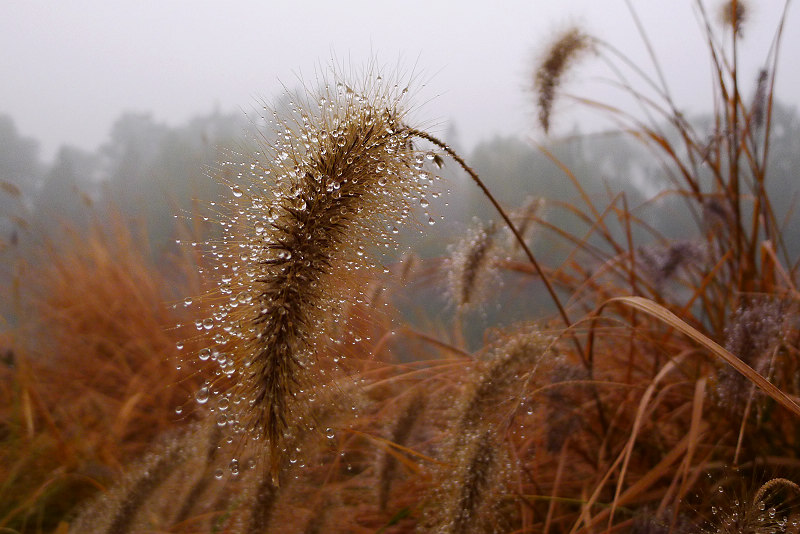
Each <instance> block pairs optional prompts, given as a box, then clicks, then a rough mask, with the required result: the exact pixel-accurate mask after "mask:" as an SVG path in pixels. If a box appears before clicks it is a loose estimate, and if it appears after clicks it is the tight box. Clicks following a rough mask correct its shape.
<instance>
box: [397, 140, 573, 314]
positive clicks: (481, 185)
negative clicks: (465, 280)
mask: <svg viewBox="0 0 800 534" xmlns="http://www.w3.org/2000/svg"><path fill="white" fill-rule="evenodd" d="M409 133H410V134H411V135H412V136H414V137H419V138H421V139H425V140H426V141H429V142H430V143H433V144H434V145H436V146H438V147H439V148H441V149H442V150H444V151H445V152H446V153H447V155H448V156H450V157H451V158H453V160H455V162H456V163H458V164H459V165H460V166H461V168H462V169H464V171H465V172H466V173H467V174H469V175H470V177H471V178H472V180H473V181H474V182H475V183H476V184H477V185H478V187H479V188H480V189H481V191H482V192H483V194H484V195H486V198H488V199H489V202H491V203H492V206H494V208H495V209H496V210H497V212H498V213H499V214H500V216H501V217H502V218H503V221H505V223H506V225H508V228H509V229H510V230H511V232H512V233H513V234H514V238H516V240H517V242H518V243H519V245H520V246H521V247H522V250H523V251H524V252H525V255H526V256H527V257H528V260H529V261H530V262H531V265H533V268H534V269H536V273H537V274H538V275H539V278H541V279H542V282H544V285H545V287H546V288H547V292H548V293H549V294H550V297H551V298H552V299H553V302H554V303H555V305H556V307H557V308H558V313H559V314H560V315H561V318H562V319H563V320H564V323H565V324H566V326H567V328H569V327H570V326H572V321H570V319H569V316H568V315H567V312H566V310H565V309H564V306H562V305H561V300H560V299H559V298H558V295H556V292H555V290H554V289H553V286H552V284H550V280H549V279H548V278H547V276H546V275H545V274H544V271H542V268H541V266H540V265H539V262H538V261H536V258H535V257H534V256H533V253H532V252H531V249H530V248H528V245H527V244H526V243H525V239H524V238H523V237H522V235H520V233H519V231H518V230H517V228H516V226H514V223H512V222H511V219H510V218H509V217H508V215H507V214H506V212H505V210H504V209H503V208H502V207H501V206H500V204H499V203H498V202H497V200H496V199H495V198H494V195H492V193H491V192H490V191H489V189H488V188H487V187H486V185H485V184H484V183H483V181H482V180H481V179H480V177H479V176H478V173H476V172H475V171H474V170H472V167H470V166H469V165H467V162H466V161H464V159H463V158H462V157H461V156H459V155H458V154H457V153H456V152H455V151H454V150H453V149H452V148H450V147H449V146H448V145H447V144H446V143H444V142H442V141H440V140H439V139H437V138H436V137H434V136H432V135H430V134H429V133H426V132H423V131H420V130H413V129H412V130H411V131H410V132H409Z"/></svg>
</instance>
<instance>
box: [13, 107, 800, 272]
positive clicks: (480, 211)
mask: <svg viewBox="0 0 800 534" xmlns="http://www.w3.org/2000/svg"><path fill="white" fill-rule="evenodd" d="M695 121H696V123H697V124H698V125H700V127H701V131H703V130H705V131H708V132H709V134H708V135H709V139H711V136H712V135H714V134H713V128H712V125H711V122H710V119H709V118H708V117H704V116H700V117H697V118H695ZM665 130H666V131H668V128H665ZM259 131H260V130H259V129H258V124H256V123H255V121H253V120H252V118H251V117H248V116H245V114H242V113H229V114H225V113H219V112H213V113H210V114H207V115H200V116H197V117H195V118H193V119H191V120H189V121H188V122H186V123H185V124H183V125H180V126H170V125H167V124H164V123H162V122H159V121H157V120H155V119H154V118H153V117H152V116H151V115H149V114H141V113H128V114H124V115H122V116H121V117H120V118H119V119H118V120H117V121H116V122H114V124H113V125H112V127H111V129H110V133H109V136H108V139H107V140H106V141H105V142H104V143H102V144H101V145H100V147H99V148H98V149H97V150H95V151H86V150H82V149H79V148H75V147H71V146H68V145H67V146H63V147H61V148H60V149H59V150H58V152H57V153H56V155H55V156H54V158H53V160H52V161H50V162H44V161H42V158H41V156H40V153H39V152H40V151H39V144H38V142H37V141H36V140H35V139H32V138H30V137H27V136H25V135H23V134H22V133H20V132H19V131H18V129H17V127H16V125H15V123H14V120H13V118H12V117H10V116H8V115H2V114H0V183H2V184H4V187H3V189H2V191H0V214H2V216H1V217H0V249H2V250H3V251H4V255H7V254H8V253H9V252H10V253H12V254H13V253H14V251H16V252H17V253H18V254H22V255H24V253H25V250H26V247H28V246H30V245H31V243H34V244H35V243H36V242H41V240H42V239H44V240H48V241H49V242H51V243H56V244H57V243H58V242H59V241H61V240H63V239H64V236H65V234H66V233H70V232H72V233H77V234H80V232H83V231H85V230H86V229H87V227H88V225H89V224H90V223H91V222H92V220H93V219H94V220H95V221H97V220H98V219H99V220H100V221H102V220H103V217H108V216H109V214H110V213H114V214H120V215H121V216H122V217H123V219H124V220H125V221H126V222H127V224H129V225H130V227H131V228H134V229H135V232H134V233H136V234H138V235H140V236H141V238H142V240H143V242H144V243H146V245H147V247H148V248H149V250H150V252H151V254H152V257H153V260H154V261H155V262H156V265H158V266H159V267H161V268H164V269H167V268H168V265H169V258H170V257H171V256H174V255H175V254H176V253H177V251H178V247H177V246H176V242H177V241H178V240H180V239H181V238H183V239H184V240H187V239H188V240H192V239H193V238H196V239H198V240H202V239H206V238H207V237H208V235H209V233H212V234H213V232H214V228H213V226H214V225H213V212H214V208H213V205H212V204H211V203H212V202H214V200H215V199H217V198H219V196H220V192H221V191H222V189H223V188H224V187H225V186H224V185H223V181H224V177H225V173H226V172H234V171H232V170H229V169H235V168H236V167H235V166H226V165H223V164H222V162H225V161H236V160H237V159H239V158H243V157H244V156H241V155H240V154H248V153H249V150H251V148H252V146H253V144H254V143H255V142H256V139H257V138H258V135H260V134H259V133H258V132H259ZM454 132H455V129H454V128H451V129H450V132H448V133H449V135H450V136H451V137H452V138H453V139H455V138H456V137H457V135H456V134H455V133H454ZM539 142H541V141H535V140H533V139H526V138H524V137H495V138H494V139H491V140H487V141H484V142H482V143H480V144H478V145H477V146H476V147H475V148H474V149H473V150H472V153H471V154H470V155H469V157H468V158H467V159H468V160H469V161H470V163H471V164H472V166H473V167H474V168H475V170H477V171H478V173H479V174H480V175H481V176H483V177H485V180H486V182H487V184H489V186H490V188H491V189H492V191H493V192H494V193H495V195H496V196H497V198H498V199H499V200H500V201H501V203H503V204H504V205H505V206H507V207H508V208H509V209H514V208H517V207H519V206H520V205H522V204H523V203H524V202H525V200H526V195H529V194H532V195H535V196H536V197H540V198H542V199H544V202H543V204H542V205H541V209H540V210H539V211H538V212H537V215H536V216H537V218H540V219H542V220H544V221H546V223H547V224H545V225H539V226H540V228H539V229H538V230H535V237H534V249H535V251H538V252H539V253H540V254H548V255H549V256H548V257H549V258H553V255H561V254H563V255H564V256H565V255H566V254H567V253H568V252H569V250H568V249H567V248H566V245H565V244H564V242H563V240H558V239H551V238H552V237H554V236H553V232H555V231H557V230H556V229H562V230H566V231H568V232H570V233H571V234H575V235H580V234H581V230H582V226H581V225H584V224H585V222H584V221H581V220H580V219H579V218H578V217H576V216H574V214H573V212H571V210H569V209H567V208H566V206H567V205H568V204H574V203H576V202H577V203H580V202H585V201H586V199H585V198H582V197H581V196H580V195H579V194H578V193H577V191H576V188H575V186H574V183H573V182H572V180H571V179H570V177H569V176H568V175H567V174H565V170H564V169H569V170H570V172H571V173H572V174H573V175H574V179H575V180H577V181H578V182H579V183H580V185H581V186H582V187H583V188H584V190H585V191H586V193H587V194H588V197H589V199H590V200H591V201H592V202H593V203H594V204H595V205H596V206H599V207H600V208H601V209H602V208H603V207H605V206H608V205H609V204H610V203H611V202H612V201H613V200H614V199H615V198H616V199H617V200H619V195H624V196H625V199H624V201H625V202H626V203H627V205H628V206H629V207H631V208H635V207H637V206H639V211H638V212H637V211H636V210H634V213H639V214H640V215H641V217H642V218H643V220H644V221H645V222H646V223H647V224H648V225H650V226H652V227H653V228H654V229H657V230H658V231H660V232H661V233H662V234H663V235H664V236H666V237H668V238H673V239H683V238H691V237H692V235H691V233H692V232H696V231H697V230H696V228H697V226H696V224H695V223H694V222H693V221H692V219H691V216H690V214H689V213H688V211H686V208H685V203H684V202H682V201H681V199H680V198H677V197H676V196H675V195H672V194H671V193H670V182H669V179H668V176H669V173H670V172H671V171H672V170H671V169H670V168H669V166H668V165H666V164H664V163H663V162H662V161H660V160H659V159H658V158H657V157H656V156H654V155H653V154H651V153H649V152H647V151H645V150H644V149H643V148H641V145H640V144H639V143H636V142H634V141H632V140H631V139H629V138H626V137H625V136H624V135H623V134H619V133H615V134H611V133H595V134H588V135H581V133H580V132H577V131H576V132H574V134H572V135H569V136H567V137H563V138H560V139H557V140H556V139H553V140H548V141H547V142H546V143H544V144H543V145H538V144H537V143H539ZM769 155H770V157H769V160H770V161H769V169H770V171H769V181H768V182H767V188H768V189H769V190H770V191H769V196H770V197H771V198H772V199H774V202H775V205H774V206H773V207H774V209H775V211H776V213H777V214H778V215H779V216H780V217H784V227H785V232H784V234H783V237H784V239H785V242H786V246H787V248H788V252H789V257H790V258H797V257H798V252H800V225H798V224H793V222H795V221H796V220H797V211H798V210H797V209H796V208H797V206H796V201H797V194H798V180H797V179H796V175H795V170H796V169H797V168H800V117H799V116H798V112H797V110H796V109H795V108H793V107H789V106H786V105H782V104H776V106H775V110H774V116H773V126H772V131H771V138H770V151H769ZM559 162H560V163H561V164H563V166H561V165H559ZM441 173H442V174H444V175H445V178H447V180H446V183H447V184H448V185H447V187H448V189H449V190H448V191H447V193H446V194H443V195H442V196H441V197H440V198H438V199H436V200H435V201H434V202H436V201H438V202H439V203H440V204H442V205H441V206H438V207H437V206H435V205H434V206H433V208H434V209H433V210H432V213H439V214H444V213H446V217H445V218H444V219H442V220H441V221H440V219H439V217H438V216H437V222H438V224H437V226H436V227H435V228H433V229H430V228H427V225H425V226H426V228H425V232H414V235H413V236H408V237H407V238H406V241H408V240H411V239H413V240H414V252H415V253H416V254H418V255H421V256H434V255H441V254H442V252H443V250H442V243H447V242H448V241H450V242H451V241H452V240H451V239H449V237H450V236H453V238H454V239H455V238H456V237H457V236H458V235H460V233H461V232H463V230H464V228H465V227H466V226H468V225H470V224H471V221H472V220H473V218H476V217H477V218H480V219H483V220H488V219H491V218H492V217H493V213H492V211H491V206H489V205H488V203H486V202H485V199H483V198H482V196H481V195H480V193H479V192H478V190H477V189H475V188H474V187H472V184H470V183H469V182H468V180H467V179H466V178H465V177H464V176H462V175H460V174H458V171H456V170H454V169H452V168H447V167H445V168H443V169H442V170H441ZM220 178H222V180H220ZM445 203H447V204H448V205H447V207H445V206H444V204H445ZM204 218H206V219H209V220H210V221H211V222H209V221H207V220H204ZM612 219H613V218H612ZM101 224H102V222H101ZM612 229H613V224H612ZM583 231H584V232H585V235H586V236H587V238H588V239H589V241H591V239H592V232H591V228H590V227H585V228H583ZM616 231H618V232H620V235H622V233H623V232H625V229H624V228H623V227H622V226H621V225H620V226H619V227H618V228H617V229H616ZM638 232H639V233H638V234H636V235H634V236H633V238H634V239H635V240H636V244H637V245H646V244H647V242H648V240H652V234H650V235H646V234H643V233H642V231H641V229H640V230H638ZM198 234H202V235H198ZM420 235H422V237H420ZM556 243H560V245H558V246H560V247H562V248H563V250H560V249H559V248H557V246H556ZM556 259H557V258H556ZM4 263H7V262H4ZM2 276H4V277H7V276H9V269H8V264H7V265H6V266H5V267H4V268H3V272H2Z"/></svg>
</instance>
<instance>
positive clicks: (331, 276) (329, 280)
mask: <svg viewBox="0 0 800 534" xmlns="http://www.w3.org/2000/svg"><path fill="white" fill-rule="evenodd" d="M321 83H322V88H321V89H320V90H318V91H315V92H311V91H309V92H308V93H301V94H289V95H288V98H289V104H288V107H289V110H288V112H287V113H286V114H285V115H283V114H280V113H278V112H276V111H271V112H268V113H269V115H268V117H269V122H270V123H271V127H272V128H273V129H274V136H275V137H274V140H273V141H267V140H266V139H267V136H266V135H264V137H263V140H262V141H261V144H262V146H261V147H260V150H259V151H258V152H256V154H255V155H254V158H253V160H252V161H251V162H249V164H245V166H243V168H242V171H241V172H240V173H239V176H240V178H241V179H240V180H237V181H236V182H235V183H230V184H229V185H230V187H231V191H232V200H231V205H230V220H228V221H225V222H224V223H223V227H224V230H225V235H224V238H223V243H222V246H221V247H219V248H220V250H221V251H220V252H216V253H215V255H216V256H217V257H218V259H219V263H220V266H219V267H220V271H221V272H222V273H223V274H222V275H221V276H222V277H221V282H220V299H219V301H218V303H217V304H216V310H215V312H214V317H213V318H211V319H209V322H210V324H209V327H208V328H209V330H211V329H212V328H213V330H212V332H211V333H212V334H213V335H214V340H215V347H214V348H213V350H214V351H216V352H217V353H218V354H223V357H222V362H223V364H222V369H221V371H222V373H223V374H224V375H228V377H229V379H230V382H229V383H228V384H225V380H226V379H225V378H222V379H221V383H220V384H210V385H209V387H210V388H211V389H212V390H218V391H219V392H220V393H219V398H218V399H217V404H218V406H217V408H218V410H220V411H224V410H227V409H228V408H229V407H235V406H238V407H239V409H238V410H235V409H231V410H230V412H227V411H225V412H224V413H223V415H225V414H227V413H231V415H230V416H228V418H227V423H228V424H230V425H231V426H233V427H234V428H235V429H236V430H238V431H239V432H244V433H245V434H248V435H254V436H255V437H258V438H261V439H263V440H264V441H266V445H267V447H268V450H269V457H270V459H269V462H270V470H271V473H272V476H273V478H274V479H275V482H276V483H277V474H278V471H279V470H280V464H281V458H282V456H283V450H284V445H285V443H286V439H287V438H288V437H289V435H290V434H291V433H292V432H293V431H295V430H297V429H300V428H302V429H303V430H305V429H306V428H308V427H309V426H310V420H311V417H309V414H308V403H309V402H312V401H313V400H314V399H315V398H316V397H315V396H318V395H319V390H320V387H319V386H320V384H321V383H324V382H325V380H326V379H324V378H323V375H322V374H321V373H325V372H326V371H325V367H326V365H327V368H328V369H330V367H332V365H330V364H327V362H326V365H319V363H320V362H318V358H317V354H318V352H319V349H320V348H321V347H322V346H323V344H324V343H325V341H326V337H327V336H328V333H329V332H330V329H328V328H327V326H326V325H329V324H331V321H336V320H337V309H338V307H339V306H341V305H342V304H343V303H345V302H347V301H348V300H350V299H352V298H354V297H355V296H357V295H358V297H359V298H363V295H360V294H359V289H358V287H359V285H360V282H359V279H358V277H359V275H360V274H361V273H364V272H365V271H368V270H369V269H370V268H371V267H373V265H372V263H371V262H370V260H369V259H368V257H367V254H366V252H367V249H368V248H370V247H373V246H374V245H375V244H387V245H388V244H390V243H391V242H393V241H392V237H391V234H390V233H389V232H386V231H384V230H383V229H384V228H387V226H391V225H396V224H399V223H400V222H401V219H402V218H405V217H406V216H408V214H409V212H410V209H411V208H410V203H411V201H412V200H413V199H417V203H420V202H419V199H421V198H424V187H425V185H423V183H422V182H423V178H422V177H421V176H423V175H424V178H425V179H426V180H427V179H428V178H429V175H428V174H427V173H426V172H425V173H424V172H423V171H422V166H423V162H424V160H425V158H424V154H422V153H418V152H417V151H416V150H415V149H414V147H413V145H412V142H411V137H412V133H411V132H412V130H411V129H410V127H408V126H407V125H406V123H405V118H406V107H405V105H404V100H405V95H406V93H407V89H405V88H404V86H403V85H399V84H398V83H396V81H395V80H392V81H389V80H384V79H383V78H382V77H381V76H380V74H379V73H378V72H375V69H373V71H372V72H368V73H366V74H365V75H364V76H363V78H362V79H361V81H360V84H358V85H351V82H349V81H346V80H345V77H344V76H343V75H342V74H341V73H340V72H338V71H336V70H334V72H333V75H332V79H331V80H323V81H322V82H321ZM265 118H266V117H265ZM248 165H249V169H248ZM426 184H427V182H426ZM325 376H327V375H325ZM231 385H232V386H233V387H230V386H231ZM312 385H313V386H314V387H313V388H312V387H311V386H312ZM312 389H313V391H312ZM202 393H203V397H204V398H206V397H207V396H208V392H207V391H204V392H202ZM212 404H213V403H212Z"/></svg>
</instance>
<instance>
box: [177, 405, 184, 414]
mask: <svg viewBox="0 0 800 534" xmlns="http://www.w3.org/2000/svg"><path fill="white" fill-rule="evenodd" d="M175 413H176V414H178V415H180V414H182V413H183V406H178V407H177V408H175Z"/></svg>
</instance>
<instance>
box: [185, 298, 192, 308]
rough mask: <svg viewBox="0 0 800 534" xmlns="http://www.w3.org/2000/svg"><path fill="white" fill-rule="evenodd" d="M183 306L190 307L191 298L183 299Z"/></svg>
mask: <svg viewBox="0 0 800 534" xmlns="http://www.w3.org/2000/svg"><path fill="white" fill-rule="evenodd" d="M183 305H184V306H191V305H192V297H186V298H185V299H183Z"/></svg>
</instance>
